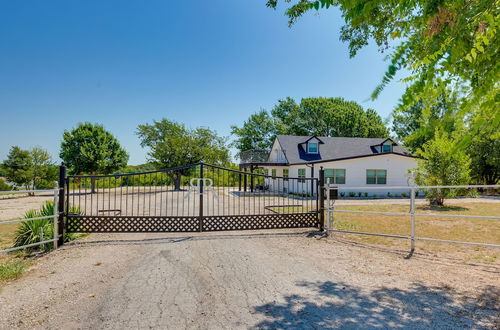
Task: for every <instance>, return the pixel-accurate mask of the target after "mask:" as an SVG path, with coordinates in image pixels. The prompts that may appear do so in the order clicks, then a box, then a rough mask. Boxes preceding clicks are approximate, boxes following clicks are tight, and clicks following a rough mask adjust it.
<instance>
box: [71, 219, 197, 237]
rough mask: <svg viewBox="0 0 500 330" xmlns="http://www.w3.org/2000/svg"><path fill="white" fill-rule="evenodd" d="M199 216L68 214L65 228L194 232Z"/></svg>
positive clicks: (88, 231)
mask: <svg viewBox="0 0 500 330" xmlns="http://www.w3.org/2000/svg"><path fill="white" fill-rule="evenodd" d="M199 221H200V218H199V217H148V216H138V217H132V216H69V217H68V218H67V220H66V230H67V231H68V232H70V233H90V232H92V233H106V232H115V233H117V232H196V231H199V230H200V222H199Z"/></svg>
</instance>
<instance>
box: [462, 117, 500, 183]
mask: <svg viewBox="0 0 500 330" xmlns="http://www.w3.org/2000/svg"><path fill="white" fill-rule="evenodd" d="M494 111H498V110H495V109H483V110H482V111H480V112H477V113H476V114H475V115H474V116H473V117H471V119H470V121H471V124H470V125H469V126H470V127H471V129H470V132H469V136H470V142H469V144H468V147H467V151H468V153H469V155H470V157H471V160H472V163H471V169H472V171H471V174H472V177H473V178H474V181H475V182H476V183H478V184H498V183H499V182H500V122H497V123H491V119H492V118H493V117H494Z"/></svg>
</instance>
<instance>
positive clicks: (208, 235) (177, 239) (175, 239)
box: [64, 230, 325, 248]
mask: <svg viewBox="0 0 500 330" xmlns="http://www.w3.org/2000/svg"><path fill="white" fill-rule="evenodd" d="M115 234H120V233H115ZM264 237H307V238H315V239H322V238H324V237H325V234H324V233H323V232H321V231H318V230H313V231H311V230H308V231H301V232H293V233H290V232H283V233H266V232H263V233H236V232H235V233H234V234H214V232H204V233H203V234H200V235H185V236H172V237H155V238H141V239H102V240H87V241H73V242H70V243H67V244H66V245H64V247H65V248H70V247H82V246H95V245H149V244H171V243H181V242H185V241H206V240H221V239H242V238H243V239H252V238H264Z"/></svg>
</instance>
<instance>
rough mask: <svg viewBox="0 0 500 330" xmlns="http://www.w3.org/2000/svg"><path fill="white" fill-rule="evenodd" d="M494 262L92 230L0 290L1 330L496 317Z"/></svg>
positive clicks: (253, 239) (273, 237)
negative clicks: (89, 233) (472, 262)
mask: <svg viewBox="0 0 500 330" xmlns="http://www.w3.org/2000/svg"><path fill="white" fill-rule="evenodd" d="M499 272H500V269H499V267H498V265H497V264H490V265H487V264H479V263H477V264H463V263H460V262H458V261H454V260H452V259H439V260H438V259H435V258H433V257H432V256H430V255H422V254H417V255H415V256H414V258H412V259H410V260H405V259H403V253H402V252H400V253H398V252H397V251H396V252H395V251H387V250H380V249H376V248H373V247H370V248H368V247H365V246H361V245H353V243H348V242H342V241H339V240H335V241H334V240H331V239H325V238H323V237H322V236H321V235H320V234H319V233H317V232H315V231H304V230H285V231H283V230H281V231H251V232H223V233H203V234H194V235H192V234H189V235H185V234H93V235H90V236H88V237H87V238H85V239H83V240H81V241H78V242H75V243H72V244H68V245H66V246H65V247H63V248H61V249H59V250H57V251H55V252H52V253H50V254H48V255H46V256H44V257H42V258H41V259H39V260H38V261H37V262H36V263H35V265H34V266H33V269H32V270H31V271H30V272H29V273H28V274H26V275H25V276H23V277H22V278H21V279H19V280H17V281H15V282H13V283H10V284H8V285H7V286H5V287H4V288H3V289H2V291H1V292H0V328H1V329H11V328H20V329H31V328H44V329H45V328H61V329H76V328H79V329H90V328H104V329H145V328H156V329H167V328H168V329H186V328H187V329H191V328H192V329H222V328H227V329H235V328H242V329H243V328H255V329H259V328H263V329H275V328H281V329H284V328H311V329H314V328H325V327H328V328H337V327H341V328H358V327H363V328H389V327H396V328H408V329H409V328H412V329H414V328H429V327H431V328H448V329H449V328H470V327H474V328H481V327H485V328H486V327H488V326H489V327H495V326H496V327H498V326H500V323H499V313H500V312H499V310H500V307H499V290H500V286H499Z"/></svg>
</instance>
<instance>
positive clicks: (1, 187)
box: [0, 179, 12, 191]
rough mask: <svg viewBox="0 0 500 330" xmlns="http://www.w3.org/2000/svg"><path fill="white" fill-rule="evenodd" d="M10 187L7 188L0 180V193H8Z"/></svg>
mask: <svg viewBox="0 0 500 330" xmlns="http://www.w3.org/2000/svg"><path fill="white" fill-rule="evenodd" d="M10 190H12V187H11V186H9V185H8V184H7V183H6V182H5V181H4V180H2V179H0V191H10Z"/></svg>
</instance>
